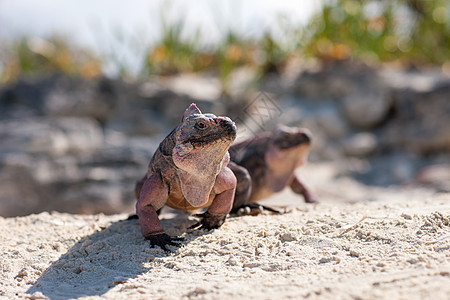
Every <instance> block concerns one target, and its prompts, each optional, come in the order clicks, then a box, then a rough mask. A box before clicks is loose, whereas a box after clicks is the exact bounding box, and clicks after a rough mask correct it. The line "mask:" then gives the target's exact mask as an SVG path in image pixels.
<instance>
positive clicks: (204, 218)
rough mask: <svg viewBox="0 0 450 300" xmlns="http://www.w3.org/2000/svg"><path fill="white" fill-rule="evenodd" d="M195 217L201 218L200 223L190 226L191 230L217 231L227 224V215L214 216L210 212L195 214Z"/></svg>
mask: <svg viewBox="0 0 450 300" xmlns="http://www.w3.org/2000/svg"><path fill="white" fill-rule="evenodd" d="M194 217H196V218H200V221H198V222H197V223H195V224H194V225H192V226H190V227H189V229H206V230H211V229H217V228H219V227H220V226H222V224H223V223H224V222H225V219H226V217H227V216H226V215H213V214H210V213H209V212H205V213H201V214H195V215H194Z"/></svg>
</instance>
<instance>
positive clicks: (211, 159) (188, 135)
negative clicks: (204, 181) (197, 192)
mask: <svg viewBox="0 0 450 300" xmlns="http://www.w3.org/2000/svg"><path fill="white" fill-rule="evenodd" d="M175 138H176V144H175V147H174V148H173V151H172V158H173V161H174V163H175V165H176V166H177V167H178V168H180V169H182V170H184V171H186V172H188V173H191V174H194V175H196V176H200V177H208V176H210V177H211V176H214V178H215V176H216V175H217V174H218V173H219V172H220V170H221V168H222V165H223V161H224V160H226V161H227V163H228V160H229V155H228V148H229V147H230V146H231V144H232V143H233V141H234V139H235V138H236V125H235V124H234V123H233V121H231V119H230V118H228V117H217V116H215V115H213V114H202V112H201V111H200V109H198V108H197V106H196V105H195V104H191V105H190V106H189V107H188V109H186V111H185V113H184V115H183V119H182V121H181V124H180V125H179V126H178V127H177V130H176V135H175Z"/></svg>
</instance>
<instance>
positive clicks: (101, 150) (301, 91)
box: [0, 62, 450, 216]
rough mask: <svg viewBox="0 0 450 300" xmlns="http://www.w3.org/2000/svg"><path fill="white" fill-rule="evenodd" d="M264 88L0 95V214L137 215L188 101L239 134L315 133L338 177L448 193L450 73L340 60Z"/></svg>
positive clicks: (100, 86)
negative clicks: (297, 129)
mask: <svg viewBox="0 0 450 300" xmlns="http://www.w3.org/2000/svg"><path fill="white" fill-rule="evenodd" d="M245 74H247V73H245ZM271 76H274V75H271ZM247 77H248V76H247ZM247 77H246V78H247ZM241 81H242V80H241ZM246 82H254V81H253V80H251V79H250V78H247V79H246ZM263 82H265V83H263V85H262V87H261V88H260V90H258V91H253V93H252V92H251V88H250V89H245V88H240V89H236V91H235V93H231V95H229V96H227V97H225V96H224V95H222V94H221V93H220V90H219V88H218V81H217V79H214V78H212V79H211V78H208V77H202V78H198V77H195V76H193V75H189V76H186V75H181V76H179V77H173V78H169V79H167V78H166V79H157V78H155V79H150V80H147V81H143V82H134V83H130V82H124V81H121V80H111V79H106V78H101V79H96V80H89V81H88V80H84V79H81V78H68V77H64V76H53V77H49V78H44V79H39V80H33V81H30V80H21V81H19V82H17V83H16V84H14V85H11V86H8V87H3V88H0V215H2V216H15V215H26V214H29V213H34V212H39V211H43V210H59V211H66V212H74V213H99V212H103V213H108V214H109V213H117V212H132V211H133V210H134V204H135V199H134V196H133V187H134V183H135V180H136V179H138V178H140V177H141V176H142V175H143V174H144V173H145V172H146V169H147V164H148V162H149V159H150V158H151V156H152V154H153V152H154V150H155V149H156V147H157V146H158V144H159V142H160V141H161V140H162V139H163V138H164V136H165V135H167V134H168V133H169V132H170V131H171V130H172V128H173V127H174V126H175V125H176V124H178V122H179V115H181V114H182V111H183V109H184V108H185V107H186V106H188V104H190V103H191V102H196V103H197V104H198V106H199V107H200V108H201V109H202V110H204V111H212V112H214V113H216V114H225V115H229V116H230V117H231V118H232V119H234V120H235V121H236V122H238V128H239V129H240V130H239V131H240V132H241V133H247V134H253V133H256V132H258V131H263V130H270V129H272V128H273V127H275V126H276V124H278V123H283V124H286V125H295V126H304V127H308V128H310V129H311V131H312V132H313V134H314V141H313V149H312V152H311V156H310V157H311V161H312V162H314V161H320V160H335V161H338V162H339V164H340V166H341V170H342V174H347V175H348V174H350V175H353V176H355V177H356V178H357V179H359V180H361V181H363V182H365V183H368V184H377V185H390V184H403V183H406V184H411V183H415V184H423V185H426V186H430V187H433V188H436V189H438V190H445V189H448V184H443V183H442V184H441V183H439V184H432V183H430V181H433V180H432V179H430V178H436V177H439V176H440V175H439V174H447V173H448V172H446V171H445V170H446V169H448V161H450V157H449V156H450V154H449V153H450V151H449V150H450V135H449V134H450V130H449V128H450V118H449V116H450V102H449V101H448V99H450V79H449V78H448V77H446V76H445V75H443V74H440V73H430V72H428V73H419V72H417V71H399V70H385V69H384V70H383V69H382V70H374V69H371V68H368V67H367V66H362V65H357V64H348V63H345V62H340V63H337V64H331V65H328V66H326V67H324V68H322V69H319V70H316V71H305V72H302V73H300V74H299V75H298V77H297V78H296V79H295V80H292V78H291V79H290V80H289V81H288V80H285V79H284V77H283V76H278V77H277V78H276V80H275V79H273V78H272V79H270V80H269V78H268V79H266V80H265V81H263ZM266 85H267V86H266ZM190 87H192V88H190ZM269 91H270V93H269ZM445 163H447V164H445ZM431 166H432V167H431ZM443 170H444V171H443ZM424 174H425V175H424ZM430 174H431V175H430ZM445 176H446V175H445ZM445 176H444V177H445Z"/></svg>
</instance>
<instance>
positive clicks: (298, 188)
mask: <svg viewBox="0 0 450 300" xmlns="http://www.w3.org/2000/svg"><path fill="white" fill-rule="evenodd" d="M290 187H291V189H292V191H293V192H294V193H296V194H300V195H303V198H304V199H305V202H306V203H317V202H318V201H317V200H316V198H315V197H314V196H313V195H312V194H311V192H310V191H309V189H308V188H307V187H306V185H305V183H304V182H303V180H302V179H301V178H300V176H298V175H297V174H294V178H293V180H292V182H291V184H290Z"/></svg>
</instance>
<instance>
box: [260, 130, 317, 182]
mask: <svg viewBox="0 0 450 300" xmlns="http://www.w3.org/2000/svg"><path fill="white" fill-rule="evenodd" d="M310 146H311V132H310V131H309V130H308V129H305V128H297V127H287V126H278V128H277V130H276V131H275V132H274V134H273V136H272V139H271V141H270V143H269V145H268V148H267V152H266V153H265V162H266V164H267V166H266V182H267V183H268V185H269V187H270V188H271V189H272V190H273V191H280V190H282V189H283V188H284V187H285V186H286V185H287V184H288V181H289V180H290V179H291V177H292V175H293V174H294V171H295V169H296V168H298V167H300V166H301V165H303V164H304V163H305V162H306V160H307V158H308V152H309V148H310Z"/></svg>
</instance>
